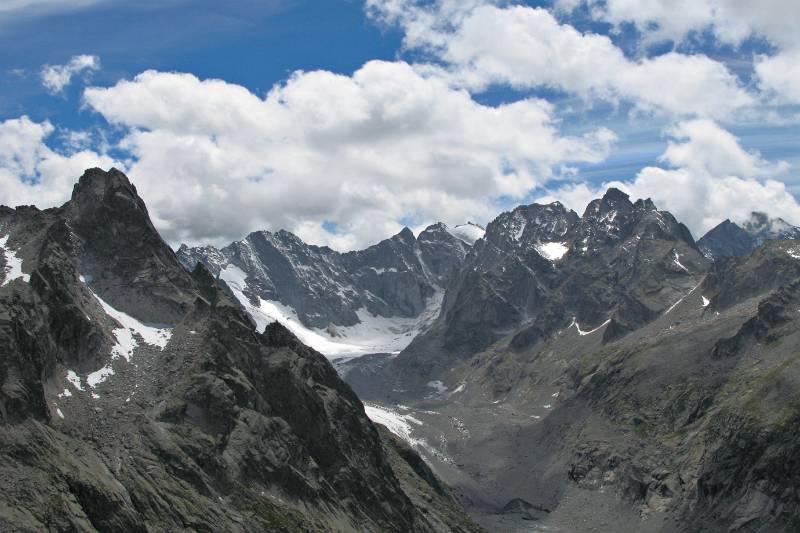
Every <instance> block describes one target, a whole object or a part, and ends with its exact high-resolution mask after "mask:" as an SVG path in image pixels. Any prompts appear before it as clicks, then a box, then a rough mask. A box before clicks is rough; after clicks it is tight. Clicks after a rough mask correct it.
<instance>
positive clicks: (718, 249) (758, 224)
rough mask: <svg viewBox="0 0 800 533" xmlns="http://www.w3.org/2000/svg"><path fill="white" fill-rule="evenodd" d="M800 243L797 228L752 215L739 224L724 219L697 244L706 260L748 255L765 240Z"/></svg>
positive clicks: (756, 212) (764, 215)
mask: <svg viewBox="0 0 800 533" xmlns="http://www.w3.org/2000/svg"><path fill="white" fill-rule="evenodd" d="M795 239H800V227H797V226H793V225H791V224H789V223H788V222H786V221H785V220H784V219H782V218H780V217H775V218H772V217H770V216H769V215H768V214H767V213H764V212H761V211H753V212H752V213H751V214H750V216H749V217H748V218H747V219H746V220H745V221H743V222H742V223H741V225H740V224H737V223H736V222H732V221H731V220H730V219H725V220H723V221H722V222H720V223H719V224H717V225H716V226H715V227H714V228H712V229H711V230H709V231H708V233H706V234H705V235H703V237H702V238H701V239H700V240H698V241H697V244H698V246H699V247H700V250H701V251H702V252H703V255H705V256H706V257H708V258H710V259H719V258H721V257H739V256H742V255H745V254H748V253H750V252H752V251H753V250H755V249H756V248H758V247H759V246H761V245H762V244H763V243H764V242H766V241H769V240H795Z"/></svg>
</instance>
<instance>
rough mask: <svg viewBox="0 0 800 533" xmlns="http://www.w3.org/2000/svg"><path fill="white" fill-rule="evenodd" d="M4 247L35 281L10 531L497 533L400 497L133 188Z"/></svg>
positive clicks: (375, 459)
mask: <svg viewBox="0 0 800 533" xmlns="http://www.w3.org/2000/svg"><path fill="white" fill-rule="evenodd" d="M0 236H9V238H8V240H7V241H6V249H9V250H13V251H14V252H15V254H16V257H19V258H21V261H22V263H21V264H22V270H23V271H24V273H25V274H26V275H27V276H29V279H27V280H26V279H24V278H22V277H20V278H16V279H13V280H10V281H8V283H5V281H7V280H6V278H5V276H6V274H5V273H3V274H0V282H3V285H2V286H0V384H2V386H1V387H0V416H1V417H2V419H1V420H0V447H1V448H2V450H3V452H2V454H0V477H2V479H3V480H4V490H3V491H2V495H0V529H3V530H8V531H41V530H47V529H53V530H64V531H351V530H355V531H398V532H400V531H475V530H477V527H476V526H474V525H472V523H471V522H470V521H469V520H468V519H467V518H466V517H464V516H463V515H462V514H460V511H459V510H458V507H457V505H456V504H455V503H454V502H453V501H452V499H451V498H449V496H447V497H444V496H442V497H441V499H439V500H437V502H436V503H426V502H425V501H423V500H420V499H419V498H416V497H415V499H414V501H413V502H412V499H411V498H410V497H409V493H411V492H410V491H411V489H410V488H409V487H410V486H411V485H409V483H413V485H414V487H417V486H418V483H423V484H426V485H427V484H428V483H431V481H430V480H428V479H424V478H421V477H418V476H417V477H415V478H413V479H411V477H410V476H411V474H409V472H406V471H404V473H403V476H404V477H403V479H404V480H405V481H402V482H401V481H400V480H399V479H398V476H397V475H396V474H395V470H394V469H393V466H392V464H391V463H390V461H389V460H388V458H387V454H386V451H385V450H384V448H383V444H382V443H381V439H380V437H379V434H378V432H377V431H376V429H375V427H374V426H373V425H372V423H371V422H370V421H369V420H368V419H367V417H366V415H365V414H364V408H363V406H362V405H361V403H360V401H359V400H358V398H357V397H356V396H355V394H354V393H353V392H352V391H351V389H350V387H349V386H347V385H345V384H344V383H343V382H342V381H341V380H340V379H339V377H338V376H337V374H336V372H335V371H334V370H333V368H332V367H331V366H330V364H329V363H328V362H327V360H326V359H325V358H324V357H323V356H321V355H320V354H319V353H317V352H315V351H313V350H311V349H309V348H308V347H306V346H304V345H303V344H302V343H300V342H299V341H298V340H297V339H296V338H295V337H294V336H293V335H292V334H291V333H290V332H289V331H288V330H286V329H284V328H283V327H282V326H280V325H277V324H274V325H272V326H269V327H267V329H266V330H265V331H264V332H263V333H258V332H256V331H255V330H254V327H253V324H252V322H251V320H250V319H249V317H248V316H247V315H246V314H245V313H244V312H243V311H242V310H241V308H240V306H239V305H238V303H237V302H235V301H233V300H232V299H231V298H230V297H229V296H228V295H227V294H226V293H225V292H224V291H223V290H221V288H220V287H219V286H218V285H217V282H216V280H215V278H214V275H213V274H212V273H210V272H208V270H207V269H206V268H205V267H203V266H202V265H201V266H198V267H197V268H195V269H194V270H193V272H191V273H190V272H187V271H186V270H185V269H184V268H183V267H182V265H181V264H180V263H179V261H178V259H177V258H176V256H175V254H174V253H173V252H172V251H171V250H170V249H169V247H168V246H167V245H166V244H165V243H164V242H163V241H162V240H161V238H160V237H159V236H158V234H157V232H156V231H155V229H154V228H153V226H152V224H151V223H150V220H149V217H148V215H147V210H146V208H145V206H144V202H143V201H142V200H141V198H139V197H138V195H137V194H136V189H135V188H134V187H133V185H131V184H130V183H129V182H128V180H127V178H126V177H125V176H124V175H123V174H122V173H120V172H118V171H116V170H111V171H109V172H103V171H101V170H99V169H92V170H89V171H87V172H86V174H84V176H83V177H82V178H81V179H80V181H79V183H78V184H77V185H76V187H75V191H74V193H73V197H72V200H71V201H70V202H68V203H67V204H65V205H64V206H62V207H60V208H57V209H49V210H45V211H39V210H37V209H35V208H29V207H25V208H18V209H16V210H12V209H7V208H3V209H1V210H0ZM393 453H394V452H393ZM412 463H413V461H412ZM396 467H397V466H396ZM398 468H399V467H398ZM412 473H413V469H412ZM436 488H438V485H436V486H434V488H432V489H431V490H434V489H436ZM414 490H418V489H417V488H415V489H414ZM414 494H416V493H414ZM426 505H427V508H426V509H425V510H423V509H422V507H425V506H426ZM439 507H441V508H443V509H444V508H446V511H447V513H448V514H447V516H450V517H451V518H452V520H449V521H448V519H446V518H445V519H442V518H438V519H436V520H434V519H432V518H431V517H432V516H439V515H438V514H437V513H439V512H440V509H439Z"/></svg>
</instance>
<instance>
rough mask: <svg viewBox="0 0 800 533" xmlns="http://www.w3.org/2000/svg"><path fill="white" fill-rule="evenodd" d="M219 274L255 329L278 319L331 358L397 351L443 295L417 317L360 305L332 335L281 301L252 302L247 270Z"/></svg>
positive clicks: (423, 325) (421, 326) (436, 309)
mask: <svg viewBox="0 0 800 533" xmlns="http://www.w3.org/2000/svg"><path fill="white" fill-rule="evenodd" d="M219 277H220V279H222V280H224V281H225V283H227V284H228V287H230V289H231V291H232V292H233V294H234V296H236V299H237V300H239V302H240V303H241V304H242V306H244V308H245V310H246V311H247V312H248V314H249V315H250V316H251V317H252V318H253V320H254V321H255V323H256V328H257V329H258V331H264V328H266V327H267V325H268V324H271V323H272V322H275V321H277V322H280V323H281V324H283V325H284V326H285V327H286V328H287V329H288V330H289V331H291V332H292V333H294V334H295V336H297V338H298V339H300V340H301V341H302V342H303V343H304V344H306V345H308V346H310V347H312V348H314V349H315V350H317V351H318V352H320V353H321V354H323V355H325V356H326V357H329V358H331V359H338V358H341V357H353V356H361V355H366V354H370V353H391V354H398V353H400V351H402V350H403V348H405V347H406V346H408V344H409V343H410V342H411V340H412V339H413V338H414V337H415V336H417V334H418V333H420V331H423V330H424V329H425V328H426V327H427V326H428V325H429V324H430V322H431V321H432V320H433V319H434V318H436V316H437V315H438V313H439V309H440V308H441V305H442V299H443V297H444V293H443V292H441V291H440V292H437V293H436V294H435V295H434V296H433V297H431V298H430V299H429V300H428V305H427V307H426V308H425V310H424V311H423V312H422V313H421V314H420V316H419V317H417V318H403V317H382V316H374V315H372V314H371V313H369V312H368V311H367V310H366V309H363V308H362V309H359V310H358V311H357V313H356V314H357V315H358V318H359V320H360V321H361V322H360V323H358V324H355V325H353V326H336V327H335V330H334V333H335V335H332V334H331V333H330V332H328V331H326V330H322V329H316V328H309V327H307V326H305V325H304V324H303V323H302V322H301V321H300V319H299V317H298V316H297V313H296V312H295V310H294V309H292V308H291V307H288V306H286V305H283V304H282V303H280V302H277V301H271V300H264V299H262V298H259V301H258V305H254V304H253V303H252V302H250V300H249V299H248V298H247V296H245V294H244V289H245V287H246V281H245V280H246V278H247V274H246V273H245V272H244V271H243V270H242V269H240V268H239V267H237V266H235V265H228V266H227V267H225V269H224V270H222V271H221V272H220V276H219Z"/></svg>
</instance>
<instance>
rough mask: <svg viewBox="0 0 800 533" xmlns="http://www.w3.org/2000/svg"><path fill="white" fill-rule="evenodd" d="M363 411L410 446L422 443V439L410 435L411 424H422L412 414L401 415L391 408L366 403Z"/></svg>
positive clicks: (411, 430)
mask: <svg viewBox="0 0 800 533" xmlns="http://www.w3.org/2000/svg"><path fill="white" fill-rule="evenodd" d="M364 411H365V412H366V413H367V417H368V418H369V419H370V420H372V421H373V422H375V423H376V424H381V425H383V426H386V429H388V430H389V431H391V432H392V433H394V434H395V435H397V436H398V437H400V438H401V439H403V440H404V441H406V442H407V443H408V444H410V445H411V446H422V445H423V441H422V440H419V439H415V438H414V437H412V436H411V433H412V432H413V428H412V427H411V424H415V425H417V426H421V425H422V422H420V421H419V420H417V419H416V418H414V417H413V416H411V415H402V414H400V413H398V412H396V411H392V410H391V409H386V408H384V407H378V406H377V405H372V404H366V403H365V404H364Z"/></svg>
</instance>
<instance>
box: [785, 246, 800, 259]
mask: <svg viewBox="0 0 800 533" xmlns="http://www.w3.org/2000/svg"><path fill="white" fill-rule="evenodd" d="M786 253H787V255H788V256H789V257H791V258H792V259H800V250H799V249H797V248H789V249H788V250H786Z"/></svg>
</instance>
